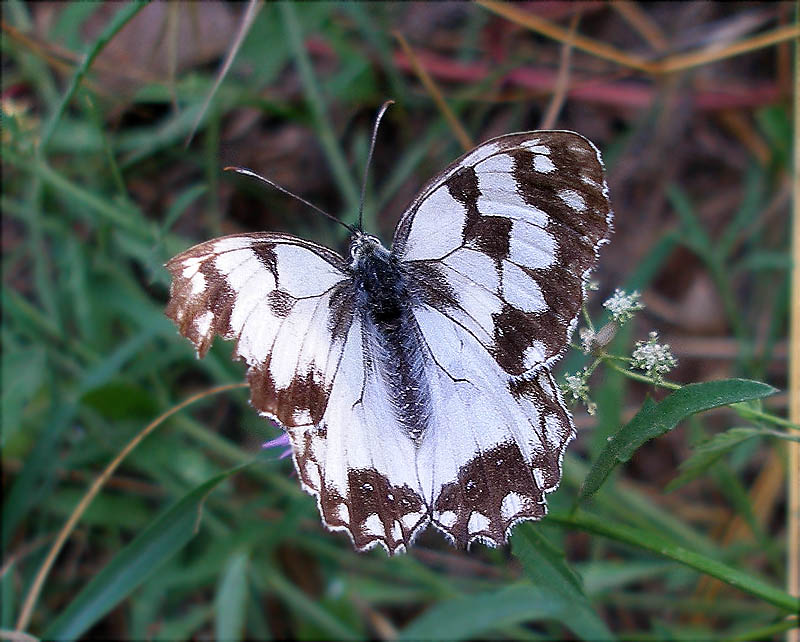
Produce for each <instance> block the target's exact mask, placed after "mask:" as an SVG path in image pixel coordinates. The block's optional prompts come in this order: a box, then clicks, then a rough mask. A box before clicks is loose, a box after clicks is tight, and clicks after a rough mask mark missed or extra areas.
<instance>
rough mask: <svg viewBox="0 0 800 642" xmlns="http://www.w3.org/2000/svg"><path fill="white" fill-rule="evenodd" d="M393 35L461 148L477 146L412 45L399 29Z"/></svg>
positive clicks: (466, 149) (467, 148) (466, 148)
mask: <svg viewBox="0 0 800 642" xmlns="http://www.w3.org/2000/svg"><path fill="white" fill-rule="evenodd" d="M392 35H394V37H395V38H397V41H398V42H399V43H400V46H401V47H402V48H403V53H405V55H406V57H407V58H408V61H409V62H410V63H411V66H412V67H414V72H415V73H416V74H417V76H419V79H420V81H421V82H422V84H423V85H424V86H425V89H426V90H427V91H428V93H429V94H430V95H431V98H433V101H434V102H435V103H436V106H437V107H438V108H439V111H440V112H442V115H443V116H444V118H445V120H447V123H448V124H449V125H450V129H452V130H453V134H454V135H455V137H456V138H457V139H458V143H459V144H460V145H461V148H462V149H463V150H464V151H465V152H467V151H469V150H470V149H472V148H473V147H475V143H474V142H473V140H472V138H471V137H470V135H469V134H467V131H466V130H465V129H464V127H463V126H462V125H461V123H460V122H459V120H458V118H457V117H456V115H455V114H454V113H453V110H452V109H450V106H449V105H448V104H447V102H445V99H444V96H443V95H442V92H441V91H440V90H439V88H438V87H437V86H436V83H435V82H434V80H433V78H431V76H430V74H428V72H427V71H425V69H424V68H423V66H422V65H421V64H420V62H419V59H418V58H417V56H416V55H415V54H414V51H413V50H412V49H411V46H410V45H409V44H408V41H407V40H406V39H405V38H404V37H403V34H401V33H400V32H399V31H393V32H392Z"/></svg>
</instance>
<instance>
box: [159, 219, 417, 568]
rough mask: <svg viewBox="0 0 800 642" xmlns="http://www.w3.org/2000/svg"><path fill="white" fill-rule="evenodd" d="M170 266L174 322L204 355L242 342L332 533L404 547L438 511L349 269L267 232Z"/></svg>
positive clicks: (255, 396) (256, 401)
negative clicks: (427, 494) (382, 372)
mask: <svg viewBox="0 0 800 642" xmlns="http://www.w3.org/2000/svg"><path fill="white" fill-rule="evenodd" d="M167 269H168V270H169V271H170V272H171V274H172V278H173V280H172V287H171V292H170V294H171V296H170V301H169V303H168V306H167V316H168V317H169V318H171V319H172V320H173V321H175V323H176V324H177V326H178V329H179V330H180V332H181V334H183V335H184V336H185V337H187V338H188V339H190V340H191V341H192V342H193V343H194V344H195V346H196V348H197V353H198V356H200V357H202V356H204V355H205V353H206V352H207V351H208V348H209V347H210V346H211V343H212V341H213V338H214V335H220V336H222V337H224V338H226V339H233V340H234V341H235V342H236V348H235V352H234V355H235V356H236V357H238V358H240V359H243V360H244V361H245V362H246V363H247V365H248V372H247V378H248V382H249V383H250V402H251V404H252V405H253V406H254V407H255V408H256V409H257V410H258V411H259V412H260V413H261V414H263V415H264V416H267V417H269V418H270V419H272V420H273V421H275V422H277V423H278V424H280V425H281V426H282V427H283V428H284V429H285V430H286V431H287V432H288V434H289V436H290V438H291V441H292V446H293V455H294V463H295V467H296V469H297V472H298V475H299V476H300V479H301V481H302V484H303V487H304V489H305V490H307V491H308V492H309V493H311V494H313V495H315V496H316V497H317V503H318V505H319V509H320V514H321V516H322V520H323V522H324V523H325V525H326V526H327V527H328V528H331V529H333V530H345V531H347V532H348V533H349V534H350V536H351V538H352V540H353V543H354V545H355V546H356V547H357V548H358V549H359V550H363V549H366V548H369V547H370V546H373V545H375V544H376V543H380V544H382V545H383V546H384V547H385V548H386V549H387V550H389V551H391V552H395V551H397V550H398V549H401V550H402V549H404V548H405V547H406V546H407V545H408V544H409V543H410V541H411V540H412V538H413V536H414V535H415V534H416V533H417V532H418V531H419V530H420V529H421V528H422V527H424V526H425V525H427V523H428V521H429V511H428V510H427V508H426V506H425V504H424V501H423V498H422V496H421V493H420V492H419V484H418V481H417V478H416V469H415V466H414V460H415V454H414V446H413V443H412V442H411V441H410V440H409V439H408V438H407V436H406V432H405V431H404V429H403V427H402V426H401V425H399V424H398V421H397V419H396V417H394V416H393V414H392V412H393V409H392V407H391V406H390V405H389V404H388V402H387V392H386V390H384V389H383V388H382V387H381V386H382V384H381V382H380V381H378V380H377V379H376V377H375V376H374V365H372V366H371V365H370V364H369V362H368V360H367V358H366V357H367V353H366V349H367V348H366V342H365V339H364V333H365V329H364V322H363V319H362V317H361V315H360V314H359V313H358V312H359V311H358V310H357V307H356V305H355V298H354V291H353V288H354V280H353V278H352V270H351V269H350V267H349V266H348V265H347V263H346V261H345V260H344V259H343V258H342V257H341V256H340V255H339V254H337V253H335V252H332V251H331V250H328V249H327V248H325V247H322V246H319V245H316V244H314V243H309V242H307V241H304V240H302V239H299V238H296V237H293V236H289V235H284V234H271V233H256V234H242V235H235V236H227V237H223V238H219V239H214V240H211V241H207V242H205V243H201V244H199V245H196V246H194V247H192V248H190V249H189V250H187V251H186V252H184V253H182V254H179V255H178V256H176V257H174V258H173V259H171V260H170V261H169V262H168V263H167ZM378 514H380V515H381V518H380V519H378ZM389 516H391V517H392V518H393V519H392V520H391V521H390V520H389ZM384 524H385V526H384Z"/></svg>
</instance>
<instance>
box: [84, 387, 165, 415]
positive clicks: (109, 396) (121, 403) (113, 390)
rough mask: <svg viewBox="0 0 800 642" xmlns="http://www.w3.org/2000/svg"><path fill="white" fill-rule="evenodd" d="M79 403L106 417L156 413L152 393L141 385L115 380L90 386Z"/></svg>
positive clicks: (156, 405) (155, 404)
mask: <svg viewBox="0 0 800 642" xmlns="http://www.w3.org/2000/svg"><path fill="white" fill-rule="evenodd" d="M81 403H83V404H84V405H86V406H90V407H91V408H94V409H95V410H96V411H97V412H99V413H100V414H101V415H103V416H104V417H106V418H107V419H116V420H121V419H128V418H131V417H149V416H152V415H154V414H156V412H157V409H158V404H157V403H156V401H155V399H154V398H153V395H152V394H150V392H149V391H147V390H145V389H144V388H142V387H141V386H139V385H137V384H135V383H129V382H127V381H121V380H115V381H109V382H108V383H106V384H103V385H100V386H97V387H96V388H92V389H91V390H88V391H87V392H85V393H84V394H83V396H82V397H81Z"/></svg>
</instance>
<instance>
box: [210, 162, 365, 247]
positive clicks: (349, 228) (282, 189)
mask: <svg viewBox="0 0 800 642" xmlns="http://www.w3.org/2000/svg"><path fill="white" fill-rule="evenodd" d="M225 171H226V172H236V173H237V174H244V175H245V176H251V177H253V178H257V179H258V180H260V181H262V182H263V183H266V184H267V185H271V186H272V187H274V188H275V189H276V190H278V191H279V192H283V193H284V194H286V195H288V196H291V197H292V198H294V199H297V200H298V201H300V202H301V203H303V204H304V205H308V206H309V207H310V208H311V209H313V210H316V211H317V212H319V213H320V214H322V215H323V216H325V217H327V218H329V219H331V220H332V221H335V222H336V223H338V224H339V225H341V226H342V227H345V228H346V229H347V231H348V232H350V234H355V233H356V229H355V228H354V227H353V226H352V225H348V224H347V223H345V222H344V221H340V220H339V219H338V218H336V217H335V216H334V215H333V214H328V213H327V212H326V211H325V210H323V209H321V208H319V207H317V206H316V205H314V203H309V202H308V201H307V200H306V199H304V198H303V197H302V196H298V195H297V194H295V193H294V192H290V191H289V190H288V189H286V188H285V187H282V186H280V185H278V184H277V183H275V182H273V181H271V180H269V179H268V178H264V177H263V176H261V175H260V174H256V173H255V172H254V171H252V170H249V169H247V168H246V167H235V166H231V167H226V168H225Z"/></svg>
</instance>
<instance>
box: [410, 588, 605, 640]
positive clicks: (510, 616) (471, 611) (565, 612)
mask: <svg viewBox="0 0 800 642" xmlns="http://www.w3.org/2000/svg"><path fill="white" fill-rule="evenodd" d="M574 618H575V613H574V606H573V605H572V604H571V603H570V602H569V601H568V600H566V599H565V598H564V597H563V596H562V595H560V594H559V593H557V592H556V591H553V590H550V588H548V587H539V586H533V585H531V584H529V583H527V582H519V583H517V584H512V585H511V586H508V587H506V588H502V589H500V590H499V591H495V592H492V593H479V594H477V595H470V596H465V597H458V598H455V599H451V600H446V601H444V602H439V603H438V604H436V605H435V606H432V607H431V608H429V609H428V610H427V611H425V612H424V613H423V614H422V615H420V616H419V617H418V618H417V619H416V620H414V621H413V622H412V623H411V624H410V625H408V626H407V627H406V628H405V629H404V630H402V631H401V632H400V634H399V636H398V639H399V640H426V639H427V640H465V639H469V638H479V637H481V636H482V634H484V633H487V632H489V631H496V630H498V629H501V628H503V627H507V626H511V625H514V624H519V623H522V622H534V621H538V620H555V621H558V622H560V623H561V624H563V625H564V626H566V627H567V628H569V629H571V630H573V631H574V630H575V629H574V628H573V627H574V624H575V621H574ZM606 639H608V638H606Z"/></svg>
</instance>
